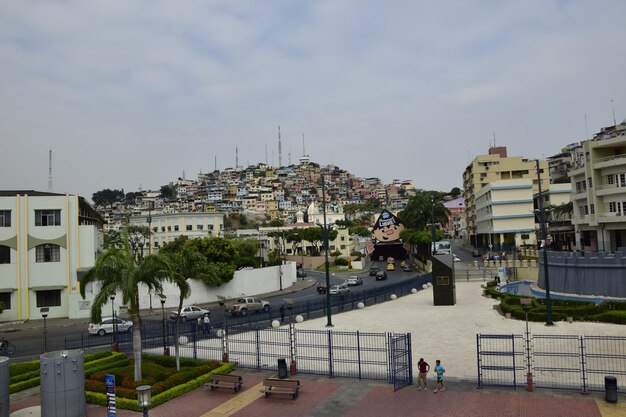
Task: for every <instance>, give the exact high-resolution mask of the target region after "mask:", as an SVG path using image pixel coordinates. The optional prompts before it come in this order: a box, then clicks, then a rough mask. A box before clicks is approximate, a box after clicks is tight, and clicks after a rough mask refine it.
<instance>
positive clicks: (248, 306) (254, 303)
mask: <svg viewBox="0 0 626 417" xmlns="http://www.w3.org/2000/svg"><path fill="white" fill-rule="evenodd" d="M270 309H271V306H270V302H269V301H265V300H261V299H260V298H253V297H245V298H243V297H242V298H238V299H237V302H236V303H235V304H233V305H231V306H230V308H229V310H230V313H231V314H232V315H233V316H237V315H240V316H247V315H248V313H250V312H252V311H257V312H258V311H264V312H266V313H267V312H268V311H270Z"/></svg>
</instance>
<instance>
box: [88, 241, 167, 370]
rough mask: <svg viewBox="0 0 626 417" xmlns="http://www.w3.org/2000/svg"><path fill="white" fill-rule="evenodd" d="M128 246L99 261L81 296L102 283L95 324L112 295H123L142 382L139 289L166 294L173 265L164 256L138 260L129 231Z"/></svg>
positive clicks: (93, 309) (94, 304) (108, 252)
mask: <svg viewBox="0 0 626 417" xmlns="http://www.w3.org/2000/svg"><path fill="white" fill-rule="evenodd" d="M123 240H124V245H123V247H121V248H116V247H113V248H109V249H107V250H106V251H105V252H104V253H102V254H101V255H100V256H99V257H98V259H97V260H96V263H95V265H94V266H93V267H92V268H91V269H90V270H89V271H87V273H86V274H85V275H84V276H83V277H82V278H81V279H80V294H81V296H82V297H83V299H84V298H85V287H86V285H87V284H88V283H89V282H93V281H100V282H101V288H100V291H99V292H98V293H97V294H96V296H95V297H94V299H93V302H92V305H91V321H92V322H94V323H100V322H101V321H102V307H103V306H104V305H105V304H107V303H108V302H109V298H110V297H111V296H115V295H116V294H117V295H120V294H121V298H122V300H121V304H122V305H125V306H127V307H128V313H129V314H130V317H131V320H132V322H133V328H132V333H133V356H134V358H135V374H134V378H135V381H141V379H142V375H141V357H142V356H141V326H140V323H141V321H140V315H139V286H140V285H143V286H145V287H147V288H148V290H149V291H152V292H153V293H155V294H162V293H163V287H162V280H163V279H166V278H167V277H170V276H172V273H171V266H170V265H169V263H168V262H167V260H166V258H165V257H164V256H161V255H150V256H146V257H145V258H137V257H136V256H135V255H134V254H133V253H132V251H131V249H130V245H129V244H128V235H127V232H126V231H124V233H123Z"/></svg>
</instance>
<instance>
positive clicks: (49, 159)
mask: <svg viewBox="0 0 626 417" xmlns="http://www.w3.org/2000/svg"><path fill="white" fill-rule="evenodd" d="M48 192H49V193H51V192H52V148H50V152H49V153H48Z"/></svg>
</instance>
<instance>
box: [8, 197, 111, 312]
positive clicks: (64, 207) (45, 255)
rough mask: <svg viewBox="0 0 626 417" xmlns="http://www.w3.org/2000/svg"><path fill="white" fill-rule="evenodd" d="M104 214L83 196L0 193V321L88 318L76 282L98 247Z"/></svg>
mask: <svg viewBox="0 0 626 417" xmlns="http://www.w3.org/2000/svg"><path fill="white" fill-rule="evenodd" d="M103 222H104V220H103V218H102V217H101V216H100V214H98V213H97V212H96V211H95V210H94V209H93V208H92V207H91V205H90V204H89V203H87V201H85V199H84V198H83V197H80V196H78V195H70V194H55V193H46V192H39V191H23V190H20V191H0V278H1V279H0V301H2V302H3V303H4V306H5V310H4V312H3V313H2V316H0V317H1V318H0V320H3V321H5V320H28V319H41V318H42V316H41V310H40V309H41V308H48V317H50V318H59V317H69V318H80V317H89V315H90V309H91V300H92V299H93V296H94V295H95V294H94V291H93V290H94V288H92V284H89V286H88V287H87V288H86V292H87V297H86V299H85V300H83V299H82V297H81V296H80V288H79V284H78V280H79V279H80V277H81V276H82V274H84V273H85V272H86V271H87V270H88V269H89V268H91V267H93V265H94V264H95V260H96V256H97V253H98V252H99V251H100V250H101V248H102V243H103V235H102V225H103Z"/></svg>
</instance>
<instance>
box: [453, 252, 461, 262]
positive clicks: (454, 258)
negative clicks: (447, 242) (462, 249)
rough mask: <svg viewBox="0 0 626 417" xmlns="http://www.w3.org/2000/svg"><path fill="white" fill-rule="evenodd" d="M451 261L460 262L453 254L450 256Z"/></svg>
mask: <svg viewBox="0 0 626 417" xmlns="http://www.w3.org/2000/svg"><path fill="white" fill-rule="evenodd" d="M452 260H453V261H454V262H461V258H459V257H458V256H456V255H455V254H454V253H453V254H452Z"/></svg>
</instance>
